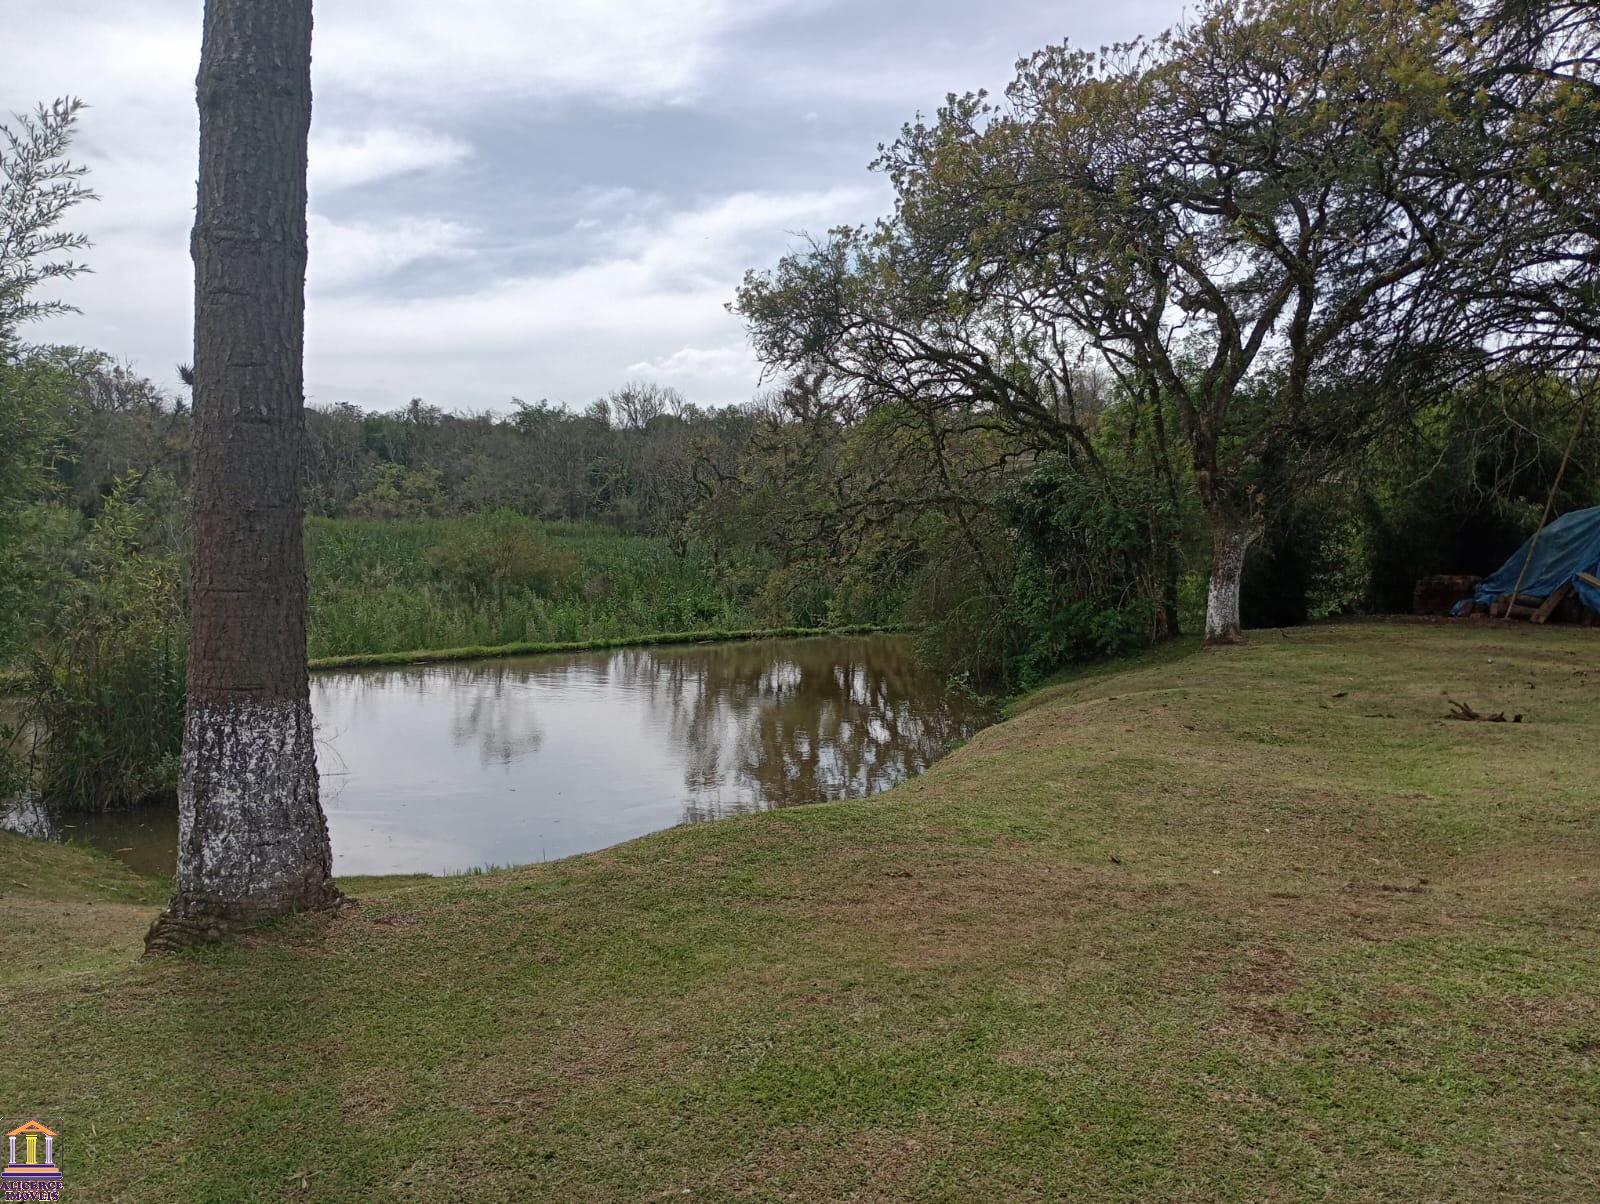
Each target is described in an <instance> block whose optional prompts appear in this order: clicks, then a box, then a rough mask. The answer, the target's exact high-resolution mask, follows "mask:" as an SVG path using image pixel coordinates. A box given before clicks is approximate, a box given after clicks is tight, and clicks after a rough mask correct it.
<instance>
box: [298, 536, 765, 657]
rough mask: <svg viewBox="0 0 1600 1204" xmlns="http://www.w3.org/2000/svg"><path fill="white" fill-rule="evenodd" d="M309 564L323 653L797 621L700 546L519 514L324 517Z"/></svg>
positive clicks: (314, 638)
mask: <svg viewBox="0 0 1600 1204" xmlns="http://www.w3.org/2000/svg"><path fill="white" fill-rule="evenodd" d="M306 563H307V577H308V584H309V589H310V614H309V630H308V633H307V644H308V652H309V655H310V656H311V657H312V659H313V660H319V659H322V658H324V657H332V656H357V655H371V654H376V653H405V652H411V651H413V650H416V649H454V648H475V647H502V646H506V645H513V644H523V645H527V644H580V643H591V642H596V641H608V642H622V641H629V640H632V639H634V638H637V637H639V636H644V635H648V634H651V633H655V632H692V631H701V630H708V629H720V630H745V629H750V628H760V627H766V626H788V625H792V620H789V619H787V618H786V617H782V616H772V615H768V614H764V613H759V612H758V611H757V610H755V609H754V608H752V606H751V604H750V601H749V598H748V597H747V596H746V593H745V592H743V591H742V590H741V588H740V586H739V585H738V584H736V583H737V582H738V581H741V580H743V578H742V577H741V576H740V574H739V573H738V572H737V571H734V572H729V571H727V570H728V566H726V565H722V566H715V565H712V564H711V563H710V562H709V560H707V558H706V557H704V556H703V555H702V554H701V553H699V552H698V551H694V550H690V551H688V552H686V553H685V554H684V555H682V556H680V555H677V554H675V553H674V552H673V550H672V549H671V547H669V546H668V543H667V541H666V540H665V539H662V538H659V537H656V536H643V535H624V534H620V533H618V532H616V531H613V530H610V529H608V528H604V527H597V526H587V525H579V524H572V523H539V522H536V521H534V520H531V519H524V518H520V517H517V516H515V515H508V514H489V515H475V516H473V517H470V518H453V519H419V520H414V521H404V520H386V521H381V522H368V521H361V520H354V519H320V518H314V519H310V520H308V521H307V523H306Z"/></svg>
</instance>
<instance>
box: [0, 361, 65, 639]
mask: <svg viewBox="0 0 1600 1204" xmlns="http://www.w3.org/2000/svg"><path fill="white" fill-rule="evenodd" d="M69 384H70V382H69V380H68V378H67V376H66V374H65V373H64V371H63V370H62V366H61V364H60V362H59V360H58V358H57V357H56V356H54V355H51V354H48V353H44V352H31V353H27V354H20V355H16V356H11V357H7V356H5V355H4V354H0V665H4V664H5V662H6V661H7V660H8V659H9V658H10V657H11V656H13V655H15V653H16V652H17V651H18V649H19V648H20V647H21V646H22V644H23V642H24V640H25V638H26V635H27V633H28V631H29V629H30V627H31V623H32V620H33V619H34V618H35V617H36V614H37V605H36V603H37V599H38V597H39V593H40V589H41V585H42V581H41V572H40V569H41V567H42V566H40V565H39V564H38V561H37V558H36V557H31V556H30V555H29V554H28V549H29V548H30V547H31V546H33V545H34V543H35V538H34V528H35V526H36V516H35V515H34V513H33V504H34V503H35V502H36V501H37V500H38V499H40V498H42V497H44V496H47V494H48V492H49V490H50V488H51V486H52V484H53V480H52V473H51V470H52V468H53V467H54V464H55V462H56V460H57V459H58V458H59V457H60V455H61V453H62V439H63V436H64V433H65V431H64V427H63V424H62V422H61V419H60V417H59V415H60V412H61V409H62V407H63V405H64V397H65V394H66V390H67V388H68V386H69Z"/></svg>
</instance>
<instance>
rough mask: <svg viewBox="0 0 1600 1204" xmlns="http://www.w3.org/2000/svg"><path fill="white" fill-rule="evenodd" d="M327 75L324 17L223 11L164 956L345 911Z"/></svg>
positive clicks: (277, 10) (212, 75) (211, 115)
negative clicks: (325, 664)
mask: <svg viewBox="0 0 1600 1204" xmlns="http://www.w3.org/2000/svg"><path fill="white" fill-rule="evenodd" d="M310 66H311V0H273V2H272V3H265V4H264V3H258V2H257V0H207V3H206V11H205V39H204V46H203V49H202V52H201V65H200V81H199V108H200V188H199V204H198V208H197V211H196V217H195V226H194V236H193V244H192V253H193V256H194V265H195V362H194V451H195V468H194V472H195V476H194V500H193V506H194V567H193V570H192V577H191V591H190V654H189V678H188V710H187V714H186V717H185V726H184V747H183V765H182V780H181V785H180V789H179V810H178V824H179V828H178V873H177V880H176V884H175V889H174V892H173V896H172V901H171V903H170V904H169V906H168V908H167V911H166V912H165V913H163V914H162V916H161V917H159V918H158V919H157V921H156V923H155V924H154V925H153V926H152V928H151V930H150V934H149V936H148V937H147V938H146V947H147V949H148V950H150V951H158V950H167V949H172V948H177V947H181V946H184V945H188V944H193V943H195V942H197V941H203V940H207V939H214V938H216V937H218V936H221V935H223V934H224V933H225V932H227V931H228V930H229V929H230V928H232V927H233V926H235V925H237V924H240V923H248V922H250V921H254V920H258V919H262V918H265V917H268V916H275V915H282V914H285V913H287V912H290V911H297V910H308V909H316V908H323V907H327V906H330V905H332V904H334V903H336V902H337V901H338V899H339V893H338V890H337V889H336V888H335V887H334V884H333V877H332V855H331V852H330V849H329V844H328V827H327V822H326V820H325V818H324V816H323V813H322V805H321V800H320V798H319V794H318V783H317V764H316V744H315V741H314V733H313V726H312V718H311V703H310V683H309V680H308V676H307V670H306V578H305V560H304V549H303V547H302V540H303V530H302V527H303V502H302V498H301V492H300V491H301V477H302V462H303V459H304V445H305V418H304V396H303V383H302V357H303V352H304V342H305V337H304V336H305V269H306V140H307V135H308V133H309V129H310V124H311V71H310Z"/></svg>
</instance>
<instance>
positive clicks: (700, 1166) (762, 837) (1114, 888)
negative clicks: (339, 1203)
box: [0, 625, 1600, 1201]
mask: <svg viewBox="0 0 1600 1204" xmlns="http://www.w3.org/2000/svg"><path fill="white" fill-rule="evenodd" d="M1597 652H1600V643H1596V640H1595V638H1594V635H1593V634H1592V633H1585V632H1578V631H1543V630H1536V629H1532V628H1526V627H1524V628H1520V629H1505V630H1497V629H1491V628H1487V627H1475V628H1474V627H1439V626H1424V625H1370V626H1354V625H1352V626H1340V627H1333V628H1319V629H1310V630H1303V631H1296V632H1294V633H1291V635H1290V636H1289V637H1287V638H1285V637H1283V636H1280V635H1278V634H1276V633H1263V634H1261V635H1258V636H1257V637H1256V638H1255V640H1254V641H1253V642H1252V643H1251V644H1250V645H1249V646H1247V647H1245V648H1241V649H1233V650H1225V651H1219V652H1211V653H1199V654H1195V655H1191V656H1188V657H1185V658H1182V659H1176V660H1166V661H1163V662H1159V663H1153V664H1149V665H1137V666H1134V667H1130V668H1127V669H1125V670H1124V671H1122V672H1120V673H1117V674H1115V675H1109V676H1107V675H1101V676H1095V677H1088V678H1081V679H1079V680H1077V681H1072V682H1066V683H1061V684H1057V685H1055V686H1052V687H1051V688H1050V689H1049V690H1048V691H1047V692H1045V693H1044V694H1042V695H1041V696H1040V697H1039V698H1038V699H1036V700H1035V702H1034V705H1032V706H1030V707H1028V708H1027V709H1025V710H1023V711H1022V712H1021V713H1020V714H1018V715H1017V717H1016V718H1014V719H1012V720H1010V721H1009V722H1007V723H1004V724H1001V725H999V726H997V727H994V728H991V729H989V730H988V731H986V732H983V733H981V734H979V735H978V736H977V737H976V738H975V739H974V740H972V741H971V743H970V744H968V745H967V746H966V747H964V748H963V749H961V750H960V751H959V752H957V753H955V754H954V755H952V756H951V757H950V758H948V759H947V760H945V761H944V762H941V763H940V764H939V765H938V766H936V767H935V768H934V769H933V771H931V772H930V773H928V774H927V775H925V776H924V777H922V778H920V779H918V780H916V781H913V782H910V783H907V784H906V785H905V786H903V787H901V788H899V789H898V790H896V791H894V792H892V793H890V794H888V795H885V796H881V797H880V798H878V799H875V800H869V801H866V802H858V803H844V804H833V805H826V806H816V807H810V808H801V809H797V810H791V811H784V812H779V813H769V814H764V815H757V816H751V817H747V818H740V819H734V820H727V821H721V822H718V823H714V824H708V825H704V826H700V827H694V828H685V829H675V830H672V831H669V832H664V833H661V834H659V835H656V836H652V837H649V838H646V839H644V840H639V841H634V842H631V843H629V844H625V845H622V846H619V847H618V848H615V849H611V850H608V851H606V852H603V853H598V854H594V855H592V856H585V857H577V858H572V859H569V860H565V861H561V862H555V863H551V864H547V865H538V866H528V867H523V868H520V869H512V870H506V871H496V872H491V873H486V874H482V875H474V876H468V877H459V878H450V879H417V878H410V879H394V880H384V879H369V880H364V881H358V882H352V883H347V884H345V885H346V886H347V888H348V889H349V890H351V891H352V893H355V894H357V895H359V896H360V897H361V899H362V903H361V906H360V907H359V909H358V910H356V911H354V912H353V913H350V914H345V915H342V916H340V917H338V918H336V919H328V920H310V919H302V920H296V921H291V922H288V923H284V924H279V925H276V926H274V927H273V928H272V929H271V930H269V931H265V932H263V933H261V934H259V935H257V936H254V937H252V938H250V939H249V940H247V941H245V942H243V943H241V944H239V945H237V946H234V947H229V948H222V949H214V950H209V951H206V952H203V953H200V954H197V955H195V956H193V957H190V958H185V959H182V960H176V961H166V962H162V963H158V964H138V963H136V962H135V960H134V958H135V955H136V953H137V949H138V941H139V937H140V935H141V933H142V930H143V927H144V924H145V923H146V922H147V919H148V917H149V914H150V905H151V902H153V899H152V896H151V895H149V894H143V893H141V888H140V887H139V885H138V883H137V882H136V881H130V879H129V876H128V875H127V874H126V873H125V872H119V871H116V870H115V869H114V868H113V867H110V866H109V863H107V862H105V861H104V860H102V859H99V858H92V857H89V856H88V855H86V854H83V853H81V852H79V851H77V850H72V849H54V848H46V847H43V846H37V845H28V844H26V843H24V842H20V841H17V840H15V839H10V838H7V839H6V840H5V842H4V843H3V844H0V856H3V857H4V859H5V860H4V862H3V863H0V899H3V902H0V910H3V913H4V914H5V915H6V916H7V917H8V920H10V918H11V917H12V916H13V915H15V914H16V912H15V911H14V909H15V908H16V906H17V905H18V902H19V900H23V899H26V900H27V906H28V907H30V908H31V909H32V910H31V911H29V912H28V915H30V916H32V917H34V918H33V919H32V920H30V921H28V922H29V923H32V924H33V925H35V927H34V928H32V929H30V928H28V927H27V925H26V924H24V925H23V926H22V928H21V931H20V932H18V931H17V930H16V927H15V925H14V924H11V923H8V925H7V926H6V928H7V930H6V931H3V932H0V957H3V958H4V962H3V964H4V965H6V966H7V968H8V969H7V972H6V973H7V976H6V978H5V979H4V980H3V984H0V1010H3V1014H4V1016H5V1018H6V1027H7V1032H8V1034H10V1037H11V1040H12V1042H13V1044H12V1049H13V1053H14V1055H15V1053H16V1051H18V1050H22V1049H26V1050H27V1051H28V1052H29V1053H30V1054H31V1055H32V1058H33V1060H32V1061H29V1062H27V1063H24V1062H22V1061H19V1060H18V1059H17V1058H16V1057H15V1056H14V1057H13V1062H12V1069H11V1073H10V1075H9V1076H8V1080H7V1086H6V1089H5V1113H6V1115H7V1116H8V1117H37V1118H38V1119H39V1120H41V1121H43V1122H44V1123H46V1124H48V1125H49V1126H50V1127H51V1128H53V1129H56V1130H58V1131H60V1132H61V1133H62V1135H63V1136H62V1138H61V1141H60V1144H59V1145H58V1149H59V1150H60V1161H61V1164H62V1166H63V1168H64V1170H65V1174H66V1185H67V1189H68V1190H69V1191H72V1192H74V1193H77V1195H76V1197H75V1198H81V1199H86V1200H87V1199H93V1200H120V1199H126V1200H145V1199H182V1200H205V1201H230V1200H276V1199H280V1198H290V1199H296V1198H304V1199H310V1200H325V1201H327V1200H350V1201H382V1200H432V1199H440V1200H443V1199H462V1198H472V1199H482V1200H501V1199H531V1200H545V1199H548V1200H562V1201H585V1200H594V1201H610V1200H651V1199H696V1200H739V1199H754V1200H805V1201H813V1200H845V1199H850V1200H863V1201H894V1200H919V1201H945V1200H948V1201H973V1200H984V1201H988V1200H996V1201H1011V1200H1028V1199H1039V1200H1046V1199H1053V1200H1126V1201H1168V1200H1239V1201H1246V1200H1248V1201H1262V1200H1274V1201H1278V1200H1281V1201H1291V1200H1292V1201H1298V1200H1307V1199H1339V1200H1407V1201H1410V1200H1460V1201H1479V1200H1486V1199H1505V1200H1528V1201H1590V1200H1594V1199H1596V1198H1597V1197H1600V1179H1597V1174H1600V1171H1597V1168H1600V930H1597V925H1596V922H1595V917H1596V914H1597V905H1600V823H1597V820H1600V782H1597V779H1596V777H1595V767H1594V741H1595V733H1596V731H1597V730H1600V660H1597V656H1596V654H1597ZM1447 699H1459V700H1461V701H1465V702H1468V703H1470V704H1471V705H1473V706H1474V707H1476V708H1477V709H1478V710H1479V711H1481V712H1485V713H1492V712H1495V711H1499V710H1505V711H1507V712H1509V713H1513V714H1515V713H1521V714H1523V715H1524V722H1523V723H1521V724H1516V725H1513V724H1509V723H1508V724H1487V723H1461V722H1454V721H1451V720H1448V719H1446V718H1444V716H1445V714H1446V712H1447V711H1448V709H1449V708H1448V703H1447ZM19 858H31V859H32V860H31V861H30V862H28V865H29V866H30V867H31V868H27V869H24V870H22V871H21V872H17V869H16V867H17V866H18V865H20V864H22V863H21V862H20V861H19V860H18V859H19ZM13 877H16V878H17V879H19V880H22V881H29V879H30V878H31V879H32V881H29V885H28V886H27V887H26V888H23V887H12V886H8V885H7V883H6V880H7V879H10V878H13ZM101 909H107V910H101ZM91 914H92V915H93V916H95V917H97V920H96V922H97V923H98V925H99V926H98V927H96V928H94V929H92V930H90V931H88V932H87V933H85V932H84V930H83V926H84V925H85V924H86V923H87V920H86V917H88V916H90V915H91ZM118 934H120V935H118ZM686 1191H687V1192H688V1193H689V1194H688V1195H685V1192H686ZM64 1198H65V1197H64Z"/></svg>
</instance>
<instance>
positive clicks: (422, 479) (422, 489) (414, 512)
mask: <svg viewBox="0 0 1600 1204" xmlns="http://www.w3.org/2000/svg"><path fill="white" fill-rule="evenodd" d="M442 475H443V474H441V473H440V472H439V470H438V469H436V468H414V469H407V468H405V467H403V466H402V465H399V464H391V463H384V464H379V465H377V466H376V467H375V468H374V469H373V472H372V483H371V484H370V485H368V486H367V488H366V489H365V490H363V491H362V492H361V493H360V494H359V495H358V496H357V497H356V498H355V500H354V501H352V502H351V503H350V506H349V513H350V516H351V517H352V518H423V517H426V516H430V515H435V514H438V513H439V507H440V504H441V502H442V500H443V499H442V494H441V489H440V481H441V479H442Z"/></svg>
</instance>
